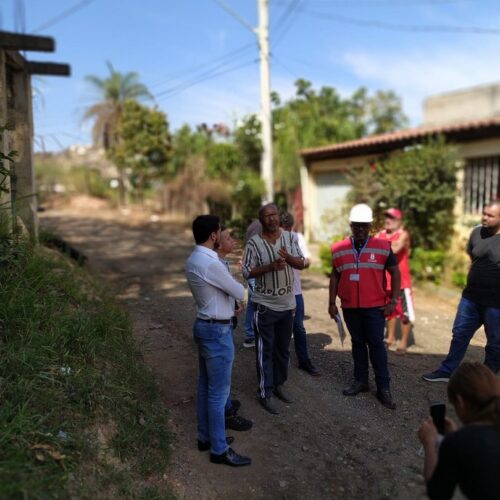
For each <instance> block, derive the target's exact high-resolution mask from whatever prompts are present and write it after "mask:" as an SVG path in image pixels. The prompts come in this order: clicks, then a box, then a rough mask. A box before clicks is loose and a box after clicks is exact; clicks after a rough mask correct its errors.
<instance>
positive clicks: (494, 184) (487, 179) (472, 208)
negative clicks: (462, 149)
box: [464, 156, 500, 215]
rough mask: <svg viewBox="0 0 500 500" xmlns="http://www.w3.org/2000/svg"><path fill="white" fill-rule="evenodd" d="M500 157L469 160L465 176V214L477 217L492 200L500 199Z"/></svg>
mask: <svg viewBox="0 0 500 500" xmlns="http://www.w3.org/2000/svg"><path fill="white" fill-rule="evenodd" d="M499 178H500V156H485V157H483V158H469V159H468V160H467V163H466V165H465V176H464V213H465V214H467V215H477V214H480V213H481V212H482V210H483V206H484V205H485V203H487V202H488V201H490V200H494V199H497V198H499V197H500V181H499Z"/></svg>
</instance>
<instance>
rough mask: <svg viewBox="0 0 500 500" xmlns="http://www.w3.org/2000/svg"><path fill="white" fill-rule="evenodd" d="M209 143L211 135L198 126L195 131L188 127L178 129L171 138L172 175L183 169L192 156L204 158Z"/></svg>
mask: <svg viewBox="0 0 500 500" xmlns="http://www.w3.org/2000/svg"><path fill="white" fill-rule="evenodd" d="M211 143H212V137H211V134H209V133H207V131H206V129H205V128H204V127H201V126H200V127H198V130H195V131H193V130H191V127H190V126H189V125H183V126H182V127H181V128H179V129H178V130H177V131H176V132H175V133H174V135H173V138H172V146H173V156H172V161H171V165H172V173H173V174H176V173H178V172H179V171H180V170H181V169H182V168H184V167H185V165H186V164H187V163H188V159H189V158H190V157H192V156H203V157H206V156H207V154H208V150H209V147H210V144H211Z"/></svg>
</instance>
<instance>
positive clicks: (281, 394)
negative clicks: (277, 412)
mask: <svg viewBox="0 0 500 500" xmlns="http://www.w3.org/2000/svg"><path fill="white" fill-rule="evenodd" d="M273 394H274V395H275V396H276V397H277V398H278V399H281V401H283V403H287V404H291V403H293V401H292V400H291V399H290V397H289V396H287V395H286V394H285V393H284V392H283V386H282V385H279V386H278V387H275V388H274V389H273Z"/></svg>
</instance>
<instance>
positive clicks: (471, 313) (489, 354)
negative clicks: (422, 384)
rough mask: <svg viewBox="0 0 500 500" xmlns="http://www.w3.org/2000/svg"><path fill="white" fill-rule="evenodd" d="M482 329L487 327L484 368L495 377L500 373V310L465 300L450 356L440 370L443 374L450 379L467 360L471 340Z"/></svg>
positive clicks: (460, 311) (452, 340)
mask: <svg viewBox="0 0 500 500" xmlns="http://www.w3.org/2000/svg"><path fill="white" fill-rule="evenodd" d="M481 325H484V331H485V332H486V340H487V342H486V348H485V355H484V364H485V365H486V366H488V367H489V368H491V370H492V371H493V373H498V372H499V370H500V308H499V307H486V306H481V305H479V304H476V303H475V302H472V301H471V300H469V299H466V298H464V297H462V299H461V300H460V304H458V310H457V315H456V316H455V321H454V323H453V330H452V331H453V337H452V339H451V344H450V350H449V352H448V356H447V357H446V359H445V360H444V361H443V362H442V363H441V365H440V366H439V368H438V370H439V371H442V372H444V373H446V374H448V375H449V374H451V373H453V372H454V371H455V369H456V368H457V367H458V365H459V364H460V362H461V361H462V359H463V357H464V356H465V352H466V351H467V347H468V346H469V342H470V340H471V339H472V337H473V336H474V334H475V333H476V331H477V330H478V329H479V328H480V327H481Z"/></svg>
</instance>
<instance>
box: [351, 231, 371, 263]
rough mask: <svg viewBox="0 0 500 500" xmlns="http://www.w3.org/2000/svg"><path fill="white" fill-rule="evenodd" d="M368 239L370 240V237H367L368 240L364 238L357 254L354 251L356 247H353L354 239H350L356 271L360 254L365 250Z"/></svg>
mask: <svg viewBox="0 0 500 500" xmlns="http://www.w3.org/2000/svg"><path fill="white" fill-rule="evenodd" d="M369 239H370V237H369V236H368V238H366V240H365V242H364V244H363V246H362V247H361V250H360V251H359V253H358V252H357V250H356V247H355V246H354V238H351V244H352V250H353V252H354V260H355V261H356V269H358V264H359V260H360V259H361V254H362V253H363V251H364V250H365V248H366V245H367V244H368V240H369Z"/></svg>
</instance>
